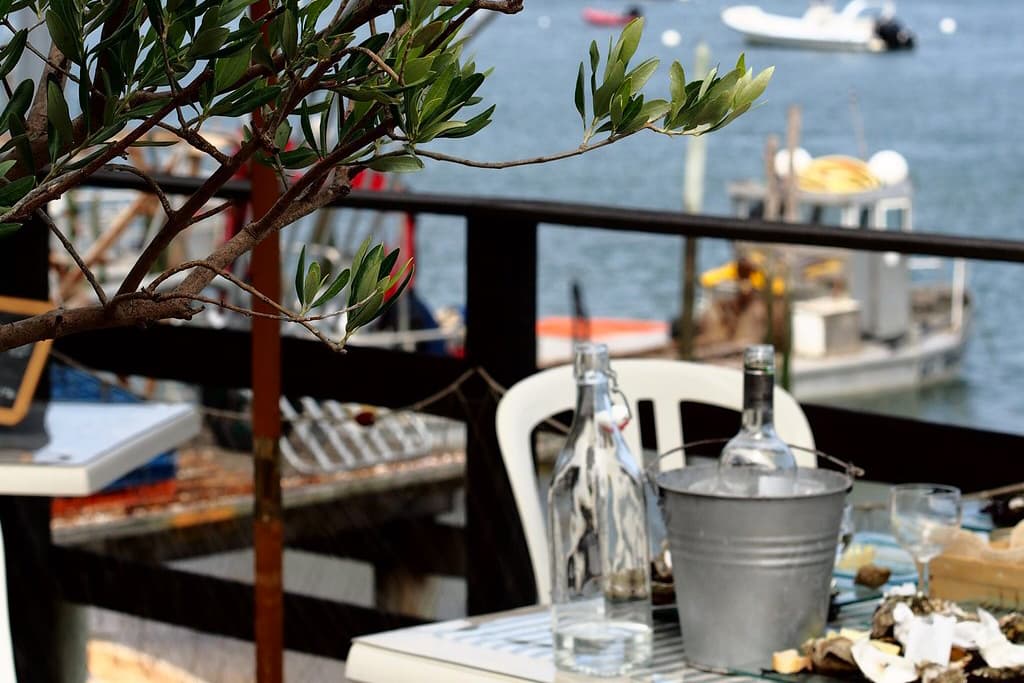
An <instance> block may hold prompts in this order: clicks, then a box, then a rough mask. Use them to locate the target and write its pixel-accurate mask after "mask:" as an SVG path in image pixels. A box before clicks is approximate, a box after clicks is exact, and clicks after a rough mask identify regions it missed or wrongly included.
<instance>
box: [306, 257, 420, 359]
mask: <svg viewBox="0 0 1024 683" xmlns="http://www.w3.org/2000/svg"><path fill="white" fill-rule="evenodd" d="M371 243H372V239H371V237H367V238H366V240H364V241H363V243H362V244H361V245H360V247H359V249H358V251H357V252H356V255H355V257H354V258H353V259H352V264H351V266H350V267H349V268H345V269H344V270H342V271H341V272H339V273H338V274H337V275H336V276H334V278H333V279H331V275H330V273H325V272H324V269H323V268H322V267H321V266H320V263H319V262H317V261H312V262H311V263H309V264H308V265H307V264H306V248H305V247H302V250H301V252H300V254H299V260H298V264H297V266H296V269H295V296H296V298H297V299H298V301H299V309H300V316H307V315H309V314H310V312H311V311H313V310H315V309H317V308H320V307H322V306H324V305H325V304H327V303H329V302H332V301H334V300H336V299H338V298H339V296H340V297H341V301H342V302H343V304H344V305H345V306H346V307H347V308H348V311H347V319H346V322H345V338H346V339H347V338H348V337H350V336H351V335H352V334H354V333H355V332H356V331H357V330H358V329H359V328H360V327H364V326H366V325H368V324H369V323H371V322H373V321H374V320H376V319H377V318H379V317H380V316H382V315H384V314H385V313H386V312H387V311H388V309H390V308H391V306H392V305H393V304H394V302H395V300H396V299H397V298H398V297H399V296H401V294H402V292H403V291H405V288H406V287H407V286H408V284H409V282H410V280H412V275H413V271H414V270H415V268H414V266H413V262H412V259H409V260H408V261H406V262H405V264H404V265H402V267H401V268H398V269H397V270H396V268H395V266H396V264H397V263H398V257H399V250H398V249H394V250H392V251H391V252H388V253H385V251H384V245H383V244H376V245H372V246H371ZM346 286H347V287H348V296H347V297H345V296H341V295H342V292H343V291H344V290H345V288H346ZM346 302H347V303H346Z"/></svg>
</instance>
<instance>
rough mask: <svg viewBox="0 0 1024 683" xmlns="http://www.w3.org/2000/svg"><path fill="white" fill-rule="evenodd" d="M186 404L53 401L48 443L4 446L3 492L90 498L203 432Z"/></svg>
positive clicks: (48, 418)
mask: <svg viewBox="0 0 1024 683" xmlns="http://www.w3.org/2000/svg"><path fill="white" fill-rule="evenodd" d="M199 426H200V416H199V411H198V410H196V408H195V407H194V406H192V405H190V404H184V403H173V404H172V403H125V404H119V403H80V402H70V401H69V402H59V401H55V402H52V403H50V404H49V405H48V406H47V409H46V431H47V432H48V434H49V437H50V442H49V443H48V444H47V445H46V446H44V447H43V448H41V449H39V450H37V451H35V452H34V453H27V452H24V451H19V450H13V449H2V450H0V495H15V496H26V495H27V496H87V495H89V494H92V493H96V492H97V491H99V490H101V489H102V488H103V487H105V486H106V485H107V484H109V483H110V482H112V481H114V480H116V479H118V478H119V477H121V476H123V475H124V474H127V473H128V472H130V471H132V470H133V469H135V468H136V467H138V466H140V465H143V464H145V463H146V462H148V461H149V460H151V459H153V458H154V457H156V456H157V455H159V454H160V453H162V452H164V451H167V450H169V449H172V448H175V447H177V446H179V445H180V444H182V443H183V442H185V441H187V440H188V439H191V438H192V437H194V436H196V435H197V434H198V433H199Z"/></svg>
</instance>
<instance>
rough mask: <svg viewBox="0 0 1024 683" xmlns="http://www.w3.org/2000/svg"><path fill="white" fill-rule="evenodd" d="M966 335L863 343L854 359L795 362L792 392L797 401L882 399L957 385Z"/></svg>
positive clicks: (960, 332)
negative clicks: (945, 384) (876, 396)
mask: <svg viewBox="0 0 1024 683" xmlns="http://www.w3.org/2000/svg"><path fill="white" fill-rule="evenodd" d="M966 343H967V334H966V330H964V329H961V330H958V331H954V330H948V331H943V332H935V333H931V334H928V335H927V336H925V337H923V338H922V339H920V340H919V341H915V342H910V343H907V344H905V345H901V346H898V347H895V348H890V347H889V346H887V345H885V344H881V343H877V342H864V343H863V344H862V346H861V349H860V350H859V351H857V352H856V353H850V354H845V355H839V356H829V357H825V358H801V357H799V356H797V357H795V358H794V359H793V371H792V381H791V391H792V393H793V395H794V396H796V398H797V399H798V400H801V401H815V400H818V399H823V398H841V397H848V396H857V395H867V394H881V393H886V392H892V391H899V390H905V389H915V388H918V387H924V386H928V385H932V384H937V383H940V382H945V381H949V380H952V379H955V378H956V377H957V376H958V375H959V374H960V364H961V359H962V357H963V352H964V347H965V346H966Z"/></svg>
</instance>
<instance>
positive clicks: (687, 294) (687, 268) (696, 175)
mask: <svg viewBox="0 0 1024 683" xmlns="http://www.w3.org/2000/svg"><path fill="white" fill-rule="evenodd" d="M709 61H711V50H710V49H709V48H708V44H707V43H705V42H703V41H701V42H700V43H698V44H697V51H696V54H695V55H694V59H693V70H694V73H697V74H703V73H705V72H706V71H707V68H708V62H709ZM706 161H707V137H705V136H703V135H698V136H695V137H691V138H690V139H689V140H688V141H687V143H686V170H685V172H684V174H683V211H685V212H686V213H700V209H701V205H702V204H703V202H704V170H705V166H706ZM696 299H697V238H696V237H684V238H683V301H682V306H681V307H680V313H679V357H680V358H682V359H683V360H690V359H692V358H693V345H694V337H695V336H696V334H697V326H696V325H695V324H694V310H695V308H696V306H695V303H696Z"/></svg>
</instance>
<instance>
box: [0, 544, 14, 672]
mask: <svg viewBox="0 0 1024 683" xmlns="http://www.w3.org/2000/svg"><path fill="white" fill-rule="evenodd" d="M7 607H8V605H7V557H6V553H5V551H4V534H3V527H0V681H5V682H6V681H12V682H13V681H17V680H18V677H17V674H16V673H15V668H14V644H13V643H12V641H11V622H10V617H9V616H8V611H7Z"/></svg>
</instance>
